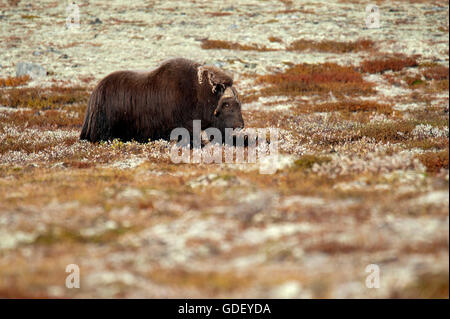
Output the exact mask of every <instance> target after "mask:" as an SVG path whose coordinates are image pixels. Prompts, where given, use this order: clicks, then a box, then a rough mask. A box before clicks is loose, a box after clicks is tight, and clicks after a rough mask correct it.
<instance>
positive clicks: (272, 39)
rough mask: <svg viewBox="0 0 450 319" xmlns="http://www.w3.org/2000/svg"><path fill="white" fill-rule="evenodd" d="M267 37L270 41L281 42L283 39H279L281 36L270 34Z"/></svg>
mask: <svg viewBox="0 0 450 319" xmlns="http://www.w3.org/2000/svg"><path fill="white" fill-rule="evenodd" d="M268 39H269V41H270V42H276V43H283V40H281V38H278V37H274V36H270V37H269V38H268Z"/></svg>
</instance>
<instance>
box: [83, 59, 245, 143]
mask: <svg viewBox="0 0 450 319" xmlns="http://www.w3.org/2000/svg"><path fill="white" fill-rule="evenodd" d="M232 85H233V80H232V78H231V76H230V75H228V74H227V73H225V72H224V71H222V70H220V69H218V68H216V67H213V66H205V65H201V64H199V63H196V62H194V61H190V60H187V59H182V58H177V59H171V60H168V61H166V62H164V63H163V64H161V66H159V67H158V68H156V69H154V70H152V71H148V72H145V71H143V72H142V71H141V72H135V71H118V72H114V73H112V74H110V75H108V76H106V77H105V78H104V79H103V80H101V81H100V83H99V84H98V85H97V86H96V87H95V89H94V91H93V92H92V95H91V97H90V99H89V103H88V108H87V111H86V116H85V120H84V124H83V128H82V131H81V135H80V139H85V140H88V141H91V142H97V141H101V140H111V139H114V138H120V139H122V140H124V141H128V140H135V141H138V142H147V141H149V140H155V139H160V138H162V139H169V137H170V132H171V131H172V130H173V129H174V128H176V127H184V128H186V129H187V130H188V131H189V132H190V133H191V135H192V124H193V120H201V121H202V129H206V128H208V127H217V128H219V129H220V130H221V131H223V130H224V128H225V127H230V128H237V127H243V126H244V122H243V119H242V114H241V108H240V101H239V99H238V96H237V92H236V90H235V89H234V88H232V92H233V94H232V95H230V94H224V93H225V92H230V89H229V88H231V87H232ZM230 102H233V103H230ZM231 104H232V106H233V107H228V108H227V107H224V106H225V105H231ZM219 106H220V107H219ZM215 111H216V112H215Z"/></svg>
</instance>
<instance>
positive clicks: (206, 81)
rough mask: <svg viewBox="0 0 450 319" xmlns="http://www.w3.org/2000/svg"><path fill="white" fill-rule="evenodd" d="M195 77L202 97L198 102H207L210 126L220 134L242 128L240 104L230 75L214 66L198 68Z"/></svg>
mask: <svg viewBox="0 0 450 319" xmlns="http://www.w3.org/2000/svg"><path fill="white" fill-rule="evenodd" d="M197 76H198V83H199V85H200V87H201V88H202V90H200V92H201V94H202V95H203V96H202V97H200V99H199V100H202V99H203V100H207V103H206V104H208V105H209V107H208V112H209V114H208V116H207V117H209V118H210V124H211V125H212V126H213V127H216V128H218V129H220V130H221V131H222V132H224V131H225V128H233V129H235V128H243V127H244V120H243V118H242V113H241V102H240V100H239V96H238V94H237V91H236V89H235V88H234V87H233V78H232V77H231V75H230V74H228V73H226V72H225V71H223V70H221V69H219V68H217V67H214V66H200V67H199V68H198V74H197Z"/></svg>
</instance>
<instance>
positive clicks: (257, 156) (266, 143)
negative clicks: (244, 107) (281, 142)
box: [170, 120, 278, 174]
mask: <svg viewBox="0 0 450 319" xmlns="http://www.w3.org/2000/svg"><path fill="white" fill-rule="evenodd" d="M205 133H206V135H207V136H208V138H209V143H208V144H206V145H205V146H204V147H202V137H201V121H200V120H194V121H193V134H192V135H193V136H192V137H191V134H190V133H189V131H188V130H187V129H186V128H184V127H178V128H175V129H173V130H172V132H171V134H170V139H171V140H175V141H177V143H176V144H174V145H173V146H172V148H171V150H170V159H171V161H172V162H173V163H175V164H179V163H197V164H199V163H202V164H212V163H214V164H222V163H223V162H225V163H227V164H232V163H234V164H243V163H248V164H256V163H257V162H258V163H259V172H260V173H261V174H274V173H275V172H276V170H277V168H276V167H277V165H276V162H277V160H278V129H276V128H268V129H267V128H258V129H256V128H246V129H233V128H225V136H222V132H221V130H219V129H218V128H215V127H210V128H207V129H206V130H205ZM268 133H269V140H267V135H268ZM244 146H247V148H246V149H245V147H244ZM191 147H192V155H191V150H190V148H191ZM245 151H247V156H245Z"/></svg>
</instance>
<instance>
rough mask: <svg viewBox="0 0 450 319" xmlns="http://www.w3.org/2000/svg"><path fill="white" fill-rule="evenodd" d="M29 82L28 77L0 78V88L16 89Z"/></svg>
mask: <svg viewBox="0 0 450 319" xmlns="http://www.w3.org/2000/svg"><path fill="white" fill-rule="evenodd" d="M29 81H30V77H29V76H28V75H23V76H10V77H7V78H0V87H16V86H21V85H24V84H27V83H28V82H29Z"/></svg>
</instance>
